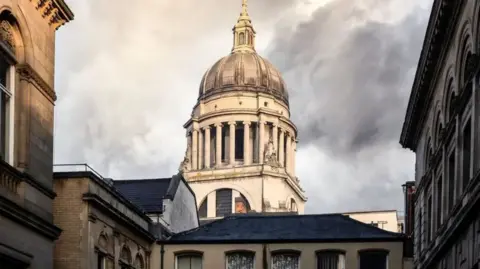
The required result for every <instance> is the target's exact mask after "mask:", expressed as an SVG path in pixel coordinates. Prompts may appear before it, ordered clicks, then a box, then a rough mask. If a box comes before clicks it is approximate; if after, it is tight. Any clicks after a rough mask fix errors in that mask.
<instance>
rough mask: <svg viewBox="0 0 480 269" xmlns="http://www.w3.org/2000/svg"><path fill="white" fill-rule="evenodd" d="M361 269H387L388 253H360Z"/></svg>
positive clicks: (375, 251) (382, 251)
mask: <svg viewBox="0 0 480 269" xmlns="http://www.w3.org/2000/svg"><path fill="white" fill-rule="evenodd" d="M358 254H359V256H360V269H371V268H375V269H387V268H388V266H387V264H388V251H386V250H383V249H379V250H373V249H372V250H362V251H359V253H358Z"/></svg>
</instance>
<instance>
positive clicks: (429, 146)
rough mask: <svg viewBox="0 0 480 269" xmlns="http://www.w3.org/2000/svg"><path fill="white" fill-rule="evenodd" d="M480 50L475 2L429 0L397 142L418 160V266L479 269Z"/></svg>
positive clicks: (478, 6) (479, 15)
mask: <svg viewBox="0 0 480 269" xmlns="http://www.w3.org/2000/svg"><path fill="white" fill-rule="evenodd" d="M479 44H480V2H479V1H475V0H458V1H454V0H435V1H434V4H433V8H432V13H431V15H430V21H429V24H428V27H427V33H426V36H425V41H424V44H423V48H422V53H421V55H420V60H419V64H418V68H417V73H416V76H415V80H414V84H413V88H412V93H411V96H410V101H409V104H408V108H407V113H406V117H405V122H404V125H403V130H402V134H401V139H400V143H401V144H402V146H403V147H405V148H409V149H411V150H413V151H415V154H416V164H415V208H414V212H415V219H414V241H415V258H414V260H415V266H416V268H420V269H423V268H438V269H457V268H460V269H471V268H479V262H480V210H479V209H480V184H479V182H480V125H479V124H480V92H479V78H480V77H479V73H478V68H479V57H478V55H479V53H480V45H479Z"/></svg>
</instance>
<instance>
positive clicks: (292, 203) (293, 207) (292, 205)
mask: <svg viewBox="0 0 480 269" xmlns="http://www.w3.org/2000/svg"><path fill="white" fill-rule="evenodd" d="M290 211H291V212H298V207H297V202H295V199H293V198H290Z"/></svg>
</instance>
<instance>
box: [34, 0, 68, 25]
mask: <svg viewBox="0 0 480 269" xmlns="http://www.w3.org/2000/svg"><path fill="white" fill-rule="evenodd" d="M30 2H32V3H33V4H34V6H35V8H36V9H37V10H38V11H39V12H40V14H41V15H42V17H43V18H45V19H46V20H47V21H48V24H49V25H51V26H52V27H53V28H54V29H55V30H57V29H58V28H60V26H62V25H64V24H65V23H67V22H69V21H71V20H73V13H72V11H71V10H70V8H68V6H67V5H66V4H65V2H64V1H63V0H30Z"/></svg>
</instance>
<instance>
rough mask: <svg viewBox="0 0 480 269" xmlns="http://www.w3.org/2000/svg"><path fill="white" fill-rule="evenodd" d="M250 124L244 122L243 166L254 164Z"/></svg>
mask: <svg viewBox="0 0 480 269" xmlns="http://www.w3.org/2000/svg"><path fill="white" fill-rule="evenodd" d="M250 124H251V123H250V122H249V121H244V122H243V164H244V165H249V164H251V163H252V160H251V158H250V154H251V152H250Z"/></svg>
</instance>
